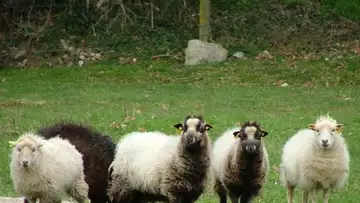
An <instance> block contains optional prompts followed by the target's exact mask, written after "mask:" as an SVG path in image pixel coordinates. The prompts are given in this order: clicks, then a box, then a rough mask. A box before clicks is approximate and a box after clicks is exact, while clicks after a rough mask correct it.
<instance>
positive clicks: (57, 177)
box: [10, 133, 87, 199]
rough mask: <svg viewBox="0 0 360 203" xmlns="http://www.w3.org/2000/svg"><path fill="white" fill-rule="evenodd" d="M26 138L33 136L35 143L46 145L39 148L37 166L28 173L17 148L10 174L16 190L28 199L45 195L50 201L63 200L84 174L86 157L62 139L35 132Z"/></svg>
mask: <svg viewBox="0 0 360 203" xmlns="http://www.w3.org/2000/svg"><path fill="white" fill-rule="evenodd" d="M24 136H31V139H30V140H31V141H32V142H34V141H35V143H37V144H39V143H43V146H42V147H40V148H38V149H37V150H38V151H39V154H38V155H39V156H38V159H37V163H35V162H33V163H35V166H34V167H33V168H30V169H28V170H26V169H24V168H21V167H20V165H19V163H20V160H18V156H17V153H18V150H17V148H16V147H14V148H13V149H12V155H11V163H10V172H11V178H12V181H13V183H14V187H15V190H16V191H17V192H19V193H21V194H22V195H24V196H27V197H32V196H37V195H36V194H41V195H44V196H47V197H49V198H55V199H59V198H61V196H62V195H63V194H65V193H66V192H67V191H68V190H69V189H72V187H73V186H74V184H76V180H77V179H79V177H80V176H82V175H83V160H82V154H80V153H79V152H78V151H77V150H76V148H75V147H74V146H73V145H72V144H70V143H69V142H68V141H67V140H63V139H61V138H59V137H55V138H51V139H49V140H45V139H43V138H41V137H39V136H37V135H35V134H33V133H26V134H24ZM84 187H85V189H87V187H86V186H84Z"/></svg>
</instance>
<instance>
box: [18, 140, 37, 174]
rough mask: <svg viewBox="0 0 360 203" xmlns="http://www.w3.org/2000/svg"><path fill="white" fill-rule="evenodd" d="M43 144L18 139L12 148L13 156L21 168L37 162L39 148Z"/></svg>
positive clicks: (29, 166) (28, 167)
mask: <svg viewBox="0 0 360 203" xmlns="http://www.w3.org/2000/svg"><path fill="white" fill-rule="evenodd" d="M42 145H43V144H42V143H41V144H38V143H36V142H35V141H34V140H32V139H29V138H24V139H22V140H20V141H19V142H18V143H17V144H16V146H15V147H14V149H13V156H15V157H14V158H15V159H16V161H17V164H18V166H19V167H20V168H21V169H30V168H33V167H34V166H36V165H37V164H38V161H39V160H40V157H39V156H40V151H39V148H40V147H41V146H42Z"/></svg>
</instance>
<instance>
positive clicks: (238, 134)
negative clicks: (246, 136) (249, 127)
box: [233, 131, 241, 138]
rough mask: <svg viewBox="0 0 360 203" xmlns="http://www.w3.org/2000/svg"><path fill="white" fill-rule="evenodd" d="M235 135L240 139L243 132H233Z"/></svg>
mask: <svg viewBox="0 0 360 203" xmlns="http://www.w3.org/2000/svg"><path fill="white" fill-rule="evenodd" d="M233 135H234V138H238V137H240V135H241V132H240V131H235V132H233Z"/></svg>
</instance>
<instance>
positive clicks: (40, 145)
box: [37, 142, 45, 149]
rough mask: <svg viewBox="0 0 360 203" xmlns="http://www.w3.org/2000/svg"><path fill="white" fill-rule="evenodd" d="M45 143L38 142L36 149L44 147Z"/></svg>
mask: <svg viewBox="0 0 360 203" xmlns="http://www.w3.org/2000/svg"><path fill="white" fill-rule="evenodd" d="M44 144H45V142H40V143H39V144H38V145H37V148H38V149H39V148H41V147H42V146H44Z"/></svg>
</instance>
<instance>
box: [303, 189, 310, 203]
mask: <svg viewBox="0 0 360 203" xmlns="http://www.w3.org/2000/svg"><path fill="white" fill-rule="evenodd" d="M308 201H309V191H307V190H304V191H303V192H302V203H308Z"/></svg>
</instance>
